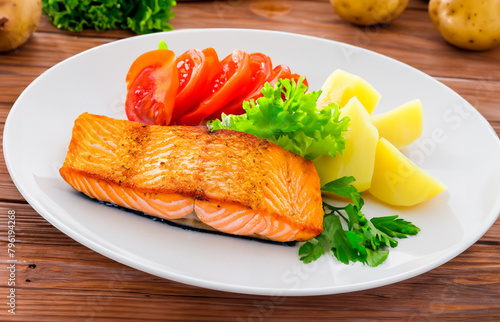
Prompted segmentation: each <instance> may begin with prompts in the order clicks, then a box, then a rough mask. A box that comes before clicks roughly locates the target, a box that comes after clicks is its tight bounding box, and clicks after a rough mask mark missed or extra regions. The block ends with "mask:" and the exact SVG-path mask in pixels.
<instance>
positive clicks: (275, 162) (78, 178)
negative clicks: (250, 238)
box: [60, 113, 323, 241]
mask: <svg viewBox="0 0 500 322" xmlns="http://www.w3.org/2000/svg"><path fill="white" fill-rule="evenodd" d="M60 174H61V176H62V177H63V178H64V180H65V181H66V182H68V183H69V184H70V185H71V186H73V187H74V188H75V189H76V190H79V191H81V192H83V193H85V194H87V195H89V196H91V197H92V198H96V199H100V200H103V201H107V202H112V203H116V204H118V205H120V206H124V207H128V208H133V209H136V210H140V211H143V212H145V213H148V214H151V215H154V216H158V217H163V218H166V219H173V218H179V217H182V216H185V215H187V214H188V213H190V212H192V211H194V212H195V213H197V215H198V217H199V218H200V220H201V221H203V222H204V223H206V224H208V225H210V226H212V227H215V228H216V229H218V230H221V231H224V232H228V233H234V234H242V235H248V234H258V235H262V236H265V237H267V238H269V239H273V240H279V241H291V240H298V241H303V240H308V239H310V238H312V237H315V236H317V235H318V234H319V233H321V231H322V229H323V209H322V200H321V192H320V181H319V177H318V174H317V173H316V169H315V167H314V164H313V163H312V162H311V161H308V160H306V159H304V158H302V157H300V156H298V155H296V154H294V153H291V152H288V151H286V150H284V149H282V148H281V147H279V146H278V145H276V144H274V143H271V142H269V141H267V140H262V139H259V138H257V137H255V136H254V135H251V134H247V133H243V132H237V131H232V130H218V131H214V132H210V131H208V129H207V128H206V126H198V127H191V126H154V125H143V124H140V123H136V122H130V121H124V120H116V119H112V118H109V117H106V116H98V115H93V114H89V113H84V114H82V115H80V116H79V117H78V118H77V119H76V121H75V124H74V127H73V133H72V139H71V142H70V145H69V148H68V153H67V155H66V159H65V161H64V164H63V166H62V168H61V169H60ZM191 204H192V209H191V208H190V207H191V206H190V205H191ZM151 208H154V209H155V210H154V211H153V210H151ZM162 208H165V209H166V210H165V211H164V212H162ZM181 208H182V211H181ZM173 213H175V215H174V214H173ZM239 213H242V214H243V213H244V214H245V215H244V216H243V215H241V216H239V215H237V214H239ZM231 218H233V219H231Z"/></svg>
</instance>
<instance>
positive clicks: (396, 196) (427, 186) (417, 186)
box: [368, 138, 446, 206]
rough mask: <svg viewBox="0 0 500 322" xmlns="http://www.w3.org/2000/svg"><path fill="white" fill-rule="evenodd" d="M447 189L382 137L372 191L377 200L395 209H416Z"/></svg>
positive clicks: (377, 149) (376, 159)
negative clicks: (410, 207)
mask: <svg viewBox="0 0 500 322" xmlns="http://www.w3.org/2000/svg"><path fill="white" fill-rule="evenodd" d="M445 189H446V186H445V185H444V184H442V183H441V182H439V181H438V180H437V179H435V178H434V177H433V176H431V175H430V174H429V173H427V172H426V171H424V170H423V169H421V168H420V167H418V166H417V165H416V164H415V163H413V162H412V161H411V160H410V159H408V158H407V157H406V156H405V155H404V154H402V153H401V152H400V151H399V150H398V149H397V148H396V147H394V146H393V145H392V144H391V143H390V142H389V141H387V140H386V139H384V138H380V139H379V141H378V143H377V148H376V152H375V167H374V170H373V178H372V184H371V187H370V189H369V190H368V191H369V192H370V194H372V195H373V196H374V197H376V198H377V199H379V200H381V201H384V202H386V203H388V204H391V205H395V206H413V205H416V204H419V203H421V202H424V201H426V200H428V199H430V198H431V197H433V196H435V195H437V194H439V193H441V192H442V191H444V190H445Z"/></svg>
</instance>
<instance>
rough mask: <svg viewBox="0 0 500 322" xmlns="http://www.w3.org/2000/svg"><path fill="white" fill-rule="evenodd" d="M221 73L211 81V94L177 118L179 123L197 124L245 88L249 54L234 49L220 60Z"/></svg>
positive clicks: (248, 78) (248, 76)
mask: <svg viewBox="0 0 500 322" xmlns="http://www.w3.org/2000/svg"><path fill="white" fill-rule="evenodd" d="M221 65H222V73H221V74H220V75H219V77H217V78H216V79H215V81H214V82H212V84H211V86H210V89H211V94H210V95H209V96H208V97H206V98H205V99H203V100H202V101H201V102H200V103H199V104H198V106H196V107H195V109H194V110H192V111H191V112H189V113H187V114H184V115H183V116H181V117H180V118H179V124H182V125H198V124H200V123H201V121H203V120H204V119H205V118H206V117H207V116H209V115H211V114H213V113H215V112H217V111H218V110H219V109H221V108H222V107H223V106H224V105H226V104H227V103H229V102H230V101H232V100H233V99H234V98H235V97H236V96H237V95H239V94H240V93H241V91H242V90H243V89H245V88H246V86H247V84H248V82H249V81H250V76H251V74H252V71H251V69H250V63H249V55H248V54H247V53H246V52H245V51H243V50H239V49H238V50H235V51H233V52H232V53H231V54H229V55H228V56H227V57H226V58H224V59H223V60H222V62H221Z"/></svg>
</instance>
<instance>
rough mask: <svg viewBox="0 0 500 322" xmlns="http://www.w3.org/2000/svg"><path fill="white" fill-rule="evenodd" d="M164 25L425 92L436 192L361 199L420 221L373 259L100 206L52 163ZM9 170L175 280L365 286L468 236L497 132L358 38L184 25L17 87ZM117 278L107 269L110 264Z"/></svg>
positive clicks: (493, 196)
mask: <svg viewBox="0 0 500 322" xmlns="http://www.w3.org/2000/svg"><path fill="white" fill-rule="evenodd" d="M161 39H163V40H165V41H166V42H167V44H168V45H169V48H170V49H172V50H174V51H175V52H176V53H178V54H180V53H182V52H184V51H185V50H187V49H189V48H193V47H194V48H206V47H214V48H215V49H216V50H217V52H218V53H219V55H220V56H221V57H224V56H225V55H227V54H229V53H230V52H232V51H233V50H234V49H238V48H239V49H244V50H246V51H248V52H264V53H266V54H268V55H269V56H270V57H271V58H272V59H273V62H274V63H275V64H276V65H277V64H287V65H289V66H290V67H291V69H292V70H293V71H294V72H296V73H299V74H304V75H306V76H307V78H308V80H309V84H310V87H311V88H312V89H319V88H320V87H321V85H322V83H323V81H324V80H325V79H326V78H327V76H328V75H329V74H330V73H331V72H332V71H333V70H335V69H337V68H340V69H343V70H345V71H348V72H351V73H354V74H358V75H360V76H361V77H363V78H365V79H366V80H367V81H368V82H370V83H371V84H372V85H374V87H375V88H376V89H378V90H379V91H380V92H381V93H382V100H381V102H380V104H379V106H378V107H377V109H376V113H380V112H383V111H386V110H388V109H391V108H393V107H396V106H397V105H399V104H401V103H404V102H407V101H409V100H412V99H415V98H419V99H421V101H422V104H423V106H424V133H423V135H422V137H421V138H420V139H419V140H418V142H415V143H414V144H412V145H411V146H410V147H408V148H407V150H406V151H405V152H406V153H407V155H409V156H410V157H411V158H413V159H414V160H415V161H416V162H417V163H418V164H419V165H420V166H422V167H423V168H424V169H426V170H427V171H428V172H430V173H431V174H432V175H434V176H435V177H437V178H439V179H440V180H441V181H442V182H444V183H445V184H446V185H447V186H448V190H447V191H446V192H444V193H442V194H440V195H438V196H437V197H435V198H433V199H431V200H430V201H428V202H426V203H424V204H422V205H420V206H417V207H413V208H410V209H392V208H390V207H387V206H384V205H381V204H379V203H377V202H375V201H373V200H370V199H368V200H367V202H366V206H365V208H364V209H365V213H366V214H367V216H368V217H371V216H384V215H391V214H394V213H398V214H400V215H401V216H402V217H403V218H405V219H407V220H410V221H412V222H413V223H415V224H416V225H417V226H419V227H420V228H421V229H422V231H421V232H420V233H419V234H418V235H417V236H415V237H411V238H408V239H404V240H401V241H400V244H399V246H398V247H397V248H395V249H393V250H391V252H390V255H389V257H388V259H387V261H386V262H385V263H384V264H382V265H380V266H378V267H376V268H372V267H368V266H363V265H362V264H359V263H356V264H352V265H344V264H341V263H339V262H338V261H336V260H335V259H333V258H331V257H323V258H322V259H320V260H318V261H317V262H314V263H312V264H308V265H304V264H302V263H301V262H300V260H299V257H298V255H297V247H283V246H277V245H268V244H263V243H259V242H254V241H247V240H240V239H237V238H230V237H224V236H216V235H211V234H204V233H197V232H191V231H185V230H182V229H179V228H175V227H171V226H168V225H165V224H161V223H158V222H154V221H152V220H149V219H146V218H143V217H140V216H136V215H132V214H128V213H126V212H123V211H120V210H117V209H113V208H111V207H105V206H101V205H99V204H98V203H95V202H93V201H90V200H88V199H86V198H84V197H82V196H81V195H80V194H78V193H76V192H75V191H74V190H73V189H72V188H71V187H70V186H69V185H67V184H66V183H65V182H64V181H63V180H62V179H61V177H60V176H59V173H58V169H59V167H60V166H61V165H62V162H63V160H64V157H65V155H66V152H67V147H68V144H69V140H70V137H71V129H72V126H73V121H74V120H75V119H76V117H77V116H78V115H80V114H81V113H83V112H90V113H95V114H103V115H107V116H110V117H116V118H122V119H124V118H125V113H124V110H123V103H124V97H125V81H124V79H125V75H126V73H127V71H128V68H129V66H130V64H131V63H132V61H133V60H134V59H135V58H136V57H138V56H139V55H140V54H142V53H143V52H145V51H148V50H151V49H155V48H156V46H157V44H158V43H159V41H160V40H161ZM3 143H4V153H5V160H6V163H7V167H8V169H9V172H10V174H11V176H12V178H13V180H14V183H15V184H16V186H17V188H18V189H19V191H20V192H21V193H22V195H23V196H24V197H25V198H26V200H27V201H28V202H29V203H30V204H31V205H32V206H33V208H34V209H35V210H36V211H38V212H39V213H40V214H41V215H42V216H43V217H44V218H46V219H47V220H48V221H49V222H50V223H52V224H53V225H54V226H56V227H57V228H58V229H60V230H61V231H62V232H64V233H65V234H67V235H69V236H70V237H72V238H74V239H75V240H77V241H78V242H80V243H82V244H83V245H85V246H87V247H89V248H91V249H93V250H95V251H96V252H99V253H101V254H103V255H105V256H108V257H110V258H112V259H114V260H116V261H118V262H121V263H123V264H126V265H129V266H132V267H134V268H137V269H139V270H142V271H145V272H148V273H151V274H154V275H157V276H161V277H164V278H167V279H171V280H175V281H179V282H182V283H187V284H192V285H197V286H201V287H206V288H212V289H217V290H224V291H230V292H241V293H250V294H262V295H317V294H332V293H342V292H351V291H357V290H363V289H368V288H373V287H378V286H382V285H387V284H390V283H395V282H398V281H401V280H404V279H408V278H410V277H413V276H416V275H419V274H422V273H424V272H427V271H429V270H431V269H433V268H435V267H437V266H439V265H441V264H443V263H445V262H447V261H448V260H450V259H452V258H454V257H455V256H457V255H458V254H460V253H461V252H462V251H464V250H465V249H467V248H468V247H469V246H471V245H472V244H473V243H475V242H476V241H477V240H478V239H479V238H480V237H481V236H482V235H483V234H484V233H485V232H486V231H487V230H488V229H489V227H490V226H491V225H492V224H493V223H494V222H495V220H496V218H497V217H498V214H499V212H500V198H498V196H499V195H500V167H499V166H498V165H499V164H500V144H499V139H498V137H497V135H496V134H495V132H494V131H493V130H492V128H491V127H490V125H489V124H488V122H487V121H486V120H485V119H484V118H483V117H482V116H481V115H480V114H479V113H478V112H477V111H476V110H475V109H474V108H473V107H472V106H471V105H470V104H468V103H467V102H466V101H465V100H464V99H463V98H461V97H460V96H459V95H457V94H456V93H455V92H453V91H452V90H450V89H449V88H447V87H445V86H444V85H442V84H441V83H439V82H437V81H436V80H434V79H433V78H431V77H429V76H427V75H425V74H424V73H422V72H419V71H418V70H415V69H413V68H411V67H409V66H407V65H405V64H402V63H400V62H397V61H395V60H393V59H390V58H388V57H384V56H382V55H379V54H376V53H373V52H370V51H367V50H364V49H360V48H356V47H353V46H349V45H345V44H342V43H337V42H333V41H328V40H324V39H318V38H312V37H306V36H300V35H295V34H289V33H281V32H269V31H257V30H234V29H233V30H228V29H205V30H180V31H174V32H168V33H158V34H152V35H147V36H137V37H132V38H129V39H125V40H121V41H116V42H113V43H110V44H107V45H103V46H99V47H96V48H93V49H91V50H88V51H86V52H83V53H81V54H79V55H76V56H74V57H72V58H70V59H67V60H65V61H63V62H62V63H60V64H57V65H56V66H54V67H53V68H51V69H50V70H48V71H47V72H45V73H44V74H43V75H41V76H40V77H39V78H38V79H36V80H35V81H34V82H33V83H32V84H31V85H30V86H29V87H28V88H27V89H26V90H25V91H24V92H23V93H22V95H21V96H20V97H19V99H18V100H17V102H16V103H15V104H14V106H13V108H12V111H11V112H10V114H9V116H8V119H7V122H6V125H5V131H4V142H3ZM110 278H111V277H110Z"/></svg>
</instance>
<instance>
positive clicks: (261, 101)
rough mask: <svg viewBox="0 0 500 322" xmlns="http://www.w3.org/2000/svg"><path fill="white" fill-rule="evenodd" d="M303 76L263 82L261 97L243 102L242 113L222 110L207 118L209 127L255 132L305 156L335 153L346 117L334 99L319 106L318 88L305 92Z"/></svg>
mask: <svg viewBox="0 0 500 322" xmlns="http://www.w3.org/2000/svg"><path fill="white" fill-rule="evenodd" d="M303 80H304V78H303V77H301V78H299V80H298V81H297V82H295V80H289V79H280V80H279V81H278V82H277V83H276V85H275V86H274V87H273V86H271V85H269V84H268V83H266V84H265V85H264V88H263V89H262V94H263V96H262V97H260V98H258V99H257V100H256V101H254V100H250V101H246V102H244V103H243V108H244V110H245V111H246V113H245V114H242V115H232V114H231V115H226V114H222V117H221V120H214V121H211V122H209V124H208V126H209V128H210V130H212V131H215V130H218V129H231V130H236V131H241V132H246V133H250V134H254V135H256V136H257V137H259V138H261V139H267V140H269V141H271V142H273V143H276V144H277V145H279V146H281V147H282V148H284V149H285V150H288V151H290V152H293V153H295V154H298V155H300V156H302V157H304V158H306V159H308V160H313V159H315V158H316V157H318V156H321V155H330V156H336V155H337V153H341V152H342V150H343V149H344V147H345V139H344V137H343V136H342V132H345V131H347V128H348V126H349V118H347V117H344V118H342V119H340V118H339V117H340V111H339V106H338V105H337V104H335V103H332V104H330V105H329V106H327V107H325V108H323V109H318V108H317V107H316V101H317V99H318V97H319V95H320V94H321V92H320V91H317V92H315V91H312V92H309V93H306V91H307V86H306V85H305V84H304V83H303Z"/></svg>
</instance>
